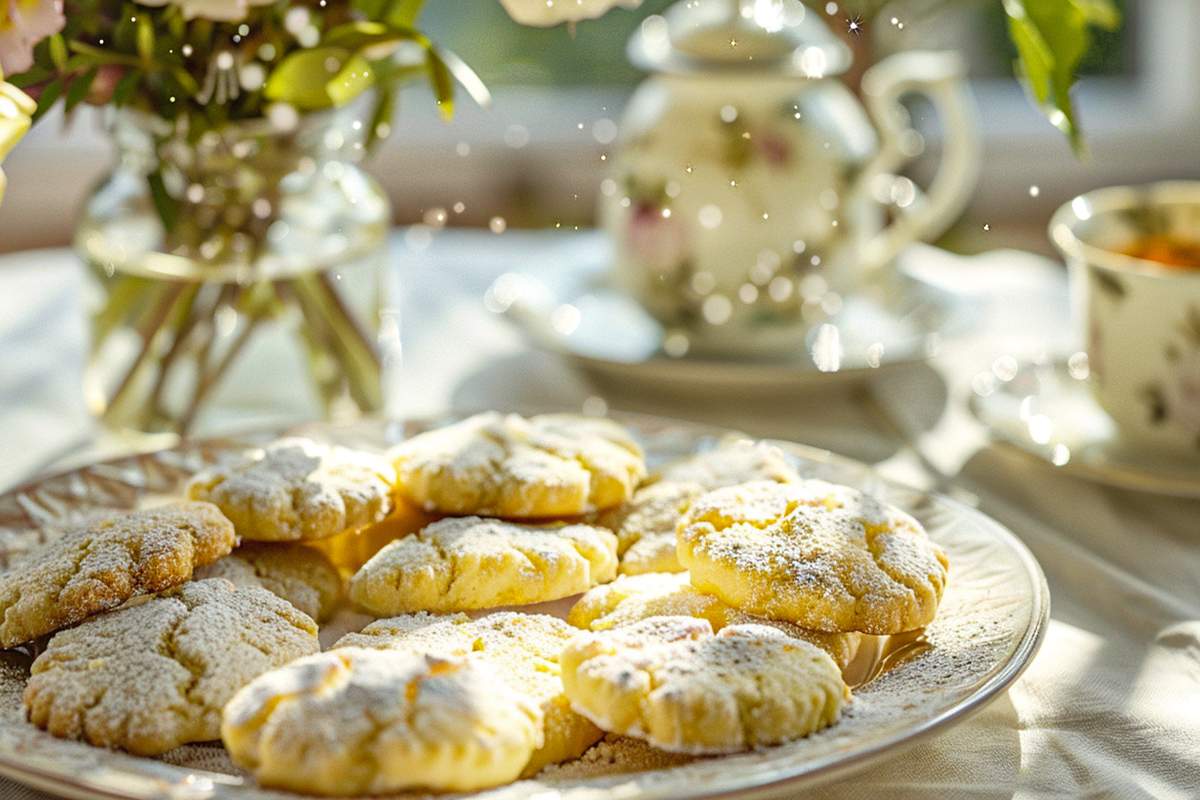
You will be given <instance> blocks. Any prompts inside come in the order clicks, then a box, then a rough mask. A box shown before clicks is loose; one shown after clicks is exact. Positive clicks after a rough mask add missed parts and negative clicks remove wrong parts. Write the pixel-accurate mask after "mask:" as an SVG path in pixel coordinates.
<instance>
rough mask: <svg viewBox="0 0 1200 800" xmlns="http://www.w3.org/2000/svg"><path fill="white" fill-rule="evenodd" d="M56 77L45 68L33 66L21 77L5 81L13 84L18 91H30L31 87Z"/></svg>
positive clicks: (14, 76)
mask: <svg viewBox="0 0 1200 800" xmlns="http://www.w3.org/2000/svg"><path fill="white" fill-rule="evenodd" d="M53 76H54V73H53V72H51V71H50V70H48V69H46V68H45V67H39V66H33V67H30V68H29V69H28V70H26V71H25V72H22V73H21V74H19V75H13V76H11V77H8V78H5V79H4V80H6V81H8V82H9V83H11V84H12V85H13V86H15V87H17V88H18V89H28V88H29V87H30V86H34V85H36V84H39V83H42V82H44V81H47V80H49V79H50V78H52V77H53Z"/></svg>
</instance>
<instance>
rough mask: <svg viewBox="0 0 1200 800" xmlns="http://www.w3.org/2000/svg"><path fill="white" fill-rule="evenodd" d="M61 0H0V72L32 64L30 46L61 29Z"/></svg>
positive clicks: (62, 20) (22, 70) (12, 71)
mask: <svg viewBox="0 0 1200 800" xmlns="http://www.w3.org/2000/svg"><path fill="white" fill-rule="evenodd" d="M65 22H66V19H65V18H64V17H63V13H62V0H0V73H5V74H8V75H15V74H16V73H18V72H24V71H25V70H27V69H29V68H30V67H32V66H33V47H34V45H36V44H37V43H38V42H40V41H41V40H42V39H45V38H46V37H47V36H50V35H51V34H54V33H58V32H59V31H61V30H62V28H63V24H64V23H65Z"/></svg>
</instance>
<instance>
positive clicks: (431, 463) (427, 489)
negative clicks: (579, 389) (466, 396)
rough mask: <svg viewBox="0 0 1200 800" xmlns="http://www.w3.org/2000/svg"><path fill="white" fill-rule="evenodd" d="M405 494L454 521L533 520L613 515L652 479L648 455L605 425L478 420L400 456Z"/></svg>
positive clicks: (424, 437)
mask: <svg viewBox="0 0 1200 800" xmlns="http://www.w3.org/2000/svg"><path fill="white" fill-rule="evenodd" d="M392 458H393V462H394V464H395V466H396V472H397V475H398V479H399V491H400V492H401V493H402V494H403V495H404V496H406V497H407V498H408V499H409V500H411V501H412V502H413V503H415V504H417V505H418V506H421V507H422V508H425V509H427V510H430V511H440V512H443V513H447V514H480V515H485V516H496V517H510V518H516V519H527V518H533V517H562V516H575V515H578V514H584V513H587V512H589V511H595V510H600V509H605V508H610V507H612V506H615V505H617V504H619V503H622V502H624V501H625V500H627V499H629V496H630V495H631V494H632V493H633V490H634V487H636V486H637V484H638V482H639V481H640V480H641V479H642V477H643V476H644V475H645V473H646V466H645V461H644V459H643V456H642V450H641V448H640V447H639V446H638V445H637V443H636V442H634V441H633V439H632V438H631V437H630V436H629V434H628V433H627V432H626V431H625V429H624V428H622V427H621V426H619V425H617V424H616V423H614V422H611V421H609V420H605V419H596V418H591V417H580V416H572V415H569V414H544V415H541V416H536V417H530V418H529V419H526V418H524V417H520V416H517V415H516V414H508V415H502V414H499V413H497V412H494V411H492V412H487V413H484V414H477V415H475V416H473V417H470V418H468V419H465V420H463V421H461V422H458V423H456V424H453V425H449V426H447V427H445V428H440V429H438V430H434V431H429V432H428V433H423V434H420V435H419V436H414V437H413V438H412V439H409V440H408V441H407V442H404V443H403V444H400V445H398V446H397V447H396V448H395V449H394V450H393V451H392Z"/></svg>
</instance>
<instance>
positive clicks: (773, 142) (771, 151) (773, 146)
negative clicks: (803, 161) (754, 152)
mask: <svg viewBox="0 0 1200 800" xmlns="http://www.w3.org/2000/svg"><path fill="white" fill-rule="evenodd" d="M751 141H753V142H754V145H755V147H756V148H757V149H758V152H759V153H760V154H761V155H762V157H763V159H764V160H765V161H766V162H767V163H768V164H786V163H787V162H788V159H790V158H791V157H792V147H791V145H790V144H788V141H787V139H784V138H783V137H781V136H776V135H775V134H773V133H760V134H757V135H755V136H754V138H753V139H752V140H751Z"/></svg>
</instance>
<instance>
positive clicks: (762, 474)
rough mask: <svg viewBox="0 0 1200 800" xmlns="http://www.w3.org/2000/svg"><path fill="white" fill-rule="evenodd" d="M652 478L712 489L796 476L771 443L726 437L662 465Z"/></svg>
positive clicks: (783, 455)
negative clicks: (708, 447)
mask: <svg viewBox="0 0 1200 800" xmlns="http://www.w3.org/2000/svg"><path fill="white" fill-rule="evenodd" d="M654 479H655V480H656V481H681V482H684V483H698V484H700V486H701V487H703V488H704V489H708V490H712V489H720V488H721V487H722V486H734V485H736V484H739V483H748V482H750V481H775V482H776V483H791V482H793V481H798V480H800V475H799V473H797V472H796V469H795V467H793V466H792V464H791V462H790V461H788V458H787V455H785V454H784V452H783V451H782V450H780V449H779V448H778V447H776V446H775V445H772V444H768V443H767V442H754V441H751V440H749V439H742V438H740V437H735V436H730V437H728V438H726V439H723V440H722V441H721V443H720V444H718V445H717V446H716V447H714V448H713V449H711V450H705V451H704V452H702V453H697V454H696V455H693V456H688V457H687V458H685V459H682V460H680V461H676V462H674V463H672V464H668V465H666V466H665V467H663V469H662V470H660V471H659V472H658V473H657V474H656V475H655V476H654Z"/></svg>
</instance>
